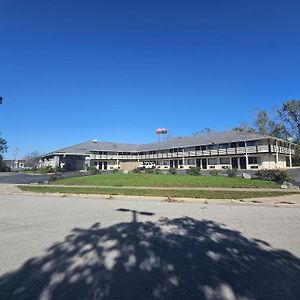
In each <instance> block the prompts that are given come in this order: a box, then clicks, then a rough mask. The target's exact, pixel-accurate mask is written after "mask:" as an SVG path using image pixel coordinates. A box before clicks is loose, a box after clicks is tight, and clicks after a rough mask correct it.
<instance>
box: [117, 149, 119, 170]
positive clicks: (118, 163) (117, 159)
mask: <svg viewBox="0 0 300 300" xmlns="http://www.w3.org/2000/svg"><path fill="white" fill-rule="evenodd" d="M117 169H119V152H118V151H117Z"/></svg>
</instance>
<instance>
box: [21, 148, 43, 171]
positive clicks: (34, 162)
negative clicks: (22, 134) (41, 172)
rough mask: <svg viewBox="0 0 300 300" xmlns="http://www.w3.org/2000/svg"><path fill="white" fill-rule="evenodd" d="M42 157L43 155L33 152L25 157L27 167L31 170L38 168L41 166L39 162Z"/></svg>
mask: <svg viewBox="0 0 300 300" xmlns="http://www.w3.org/2000/svg"><path fill="white" fill-rule="evenodd" d="M41 157H42V154H41V153H39V152H38V151H32V152H31V153H28V154H26V155H25V156H24V158H23V159H24V160H25V161H26V165H27V166H28V167H30V168H36V167H37V166H38V164H39V161H40V159H41Z"/></svg>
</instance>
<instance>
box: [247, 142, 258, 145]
mask: <svg viewBox="0 0 300 300" xmlns="http://www.w3.org/2000/svg"><path fill="white" fill-rule="evenodd" d="M256 145H257V141H248V142H247V146H256Z"/></svg>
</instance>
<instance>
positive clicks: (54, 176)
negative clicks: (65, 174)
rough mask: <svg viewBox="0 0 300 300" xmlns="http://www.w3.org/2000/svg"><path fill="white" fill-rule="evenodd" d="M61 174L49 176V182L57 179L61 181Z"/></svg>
mask: <svg viewBox="0 0 300 300" xmlns="http://www.w3.org/2000/svg"><path fill="white" fill-rule="evenodd" d="M61 177H62V176H61V173H54V174H51V175H50V176H49V179H48V180H49V182H53V181H56V180H58V179H61Z"/></svg>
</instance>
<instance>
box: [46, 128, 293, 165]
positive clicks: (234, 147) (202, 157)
mask: <svg viewBox="0 0 300 300" xmlns="http://www.w3.org/2000/svg"><path fill="white" fill-rule="evenodd" d="M294 153H295V144H293V143H291V142H289V141H285V140H281V139H278V138H275V137H271V136H267V135H261V134H256V133H245V132H237V131H228V132H222V133H209V134H207V135H201V136H190V137H183V138H178V139H175V140H171V141H162V142H157V143H151V144H140V145H138V144H125V143H113V142H102V141H97V140H93V141H88V142H84V143H81V144H78V145H74V146H70V147H67V148H63V149H60V150H57V151H54V152H51V153H48V154H46V155H44V156H43V158H42V161H41V165H42V166H52V167H61V168H64V169H65V170H84V169H85V168H86V167H87V166H95V167H96V168H97V169H99V170H113V169H124V170H125V169H127V170H130V169H134V168H136V167H137V166H138V165H139V164H140V163H141V162H143V161H153V162H155V163H156V168H159V169H169V168H171V167H173V168H178V169H188V168H189V167H191V166H197V167H200V168H202V169H228V168H236V169H247V170H248V169H274V168H286V167H289V166H292V156H293V155H294Z"/></svg>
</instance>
